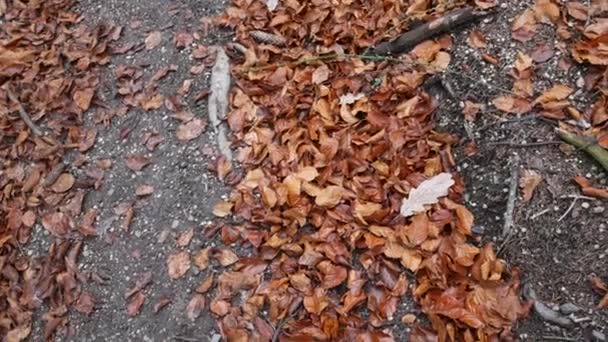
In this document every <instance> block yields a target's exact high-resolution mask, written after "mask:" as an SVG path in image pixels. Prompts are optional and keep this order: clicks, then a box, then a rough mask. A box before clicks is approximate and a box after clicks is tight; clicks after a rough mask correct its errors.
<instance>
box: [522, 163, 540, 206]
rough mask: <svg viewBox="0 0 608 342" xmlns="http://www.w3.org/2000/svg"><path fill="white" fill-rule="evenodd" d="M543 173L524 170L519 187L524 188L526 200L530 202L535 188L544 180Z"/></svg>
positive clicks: (524, 198)
mask: <svg viewBox="0 0 608 342" xmlns="http://www.w3.org/2000/svg"><path fill="white" fill-rule="evenodd" d="M542 179H543V178H542V177H541V175H540V174H539V173H538V172H536V171H534V170H524V171H523V174H522V176H521V178H520V179H519V187H520V188H521V189H522V193H523V200H524V202H529V201H530V199H532V196H533V195H534V190H535V189H536V187H537V186H538V184H540V182H541V181H542Z"/></svg>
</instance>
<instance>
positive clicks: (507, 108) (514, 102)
mask: <svg viewBox="0 0 608 342" xmlns="http://www.w3.org/2000/svg"><path fill="white" fill-rule="evenodd" d="M492 103H493V104H494V106H495V107H496V108H497V109H499V110H502V111H503V112H507V113H514V114H524V113H527V112H529V111H530V110H532V105H531V104H530V102H528V101H527V100H525V99H522V98H519V97H513V96H509V95H505V96H499V97H497V98H495V99H494V100H493V101H492Z"/></svg>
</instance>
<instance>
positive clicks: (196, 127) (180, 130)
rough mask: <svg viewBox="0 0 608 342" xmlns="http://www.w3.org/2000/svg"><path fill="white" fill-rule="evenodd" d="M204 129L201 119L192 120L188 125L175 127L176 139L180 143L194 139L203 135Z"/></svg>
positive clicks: (204, 124) (205, 125) (204, 125)
mask: <svg viewBox="0 0 608 342" xmlns="http://www.w3.org/2000/svg"><path fill="white" fill-rule="evenodd" d="M205 127H207V124H206V123H205V122H204V121H203V120H201V119H194V120H192V121H190V122H188V123H185V124H180V125H179V127H177V132H176V136H177V139H178V140H181V141H190V140H192V139H196V138H198V137H199V136H200V135H201V134H202V133H203V131H204V130H205Z"/></svg>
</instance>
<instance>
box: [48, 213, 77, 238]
mask: <svg viewBox="0 0 608 342" xmlns="http://www.w3.org/2000/svg"><path fill="white" fill-rule="evenodd" d="M71 224H72V221H71V220H70V218H69V217H68V216H67V215H66V214H64V213H62V212H55V213H49V214H46V215H44V216H43V217H42V226H43V227H44V228H45V229H46V230H48V231H49V232H50V233H51V234H53V235H54V236H56V237H63V236H65V235H66V234H67V233H68V230H69V228H70V225H71Z"/></svg>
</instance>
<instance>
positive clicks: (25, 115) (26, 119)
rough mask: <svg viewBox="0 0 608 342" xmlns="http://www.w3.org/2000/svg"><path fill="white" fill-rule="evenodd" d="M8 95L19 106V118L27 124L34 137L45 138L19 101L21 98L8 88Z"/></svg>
mask: <svg viewBox="0 0 608 342" xmlns="http://www.w3.org/2000/svg"><path fill="white" fill-rule="evenodd" d="M6 93H7V94H8V98H9V99H10V100H11V101H13V102H15V103H16V104H17V109H18V110H19V116H20V117H21V120H23V122H25V124H26V125H27V127H29V129H30V131H32V133H34V135H36V136H39V137H40V136H43V135H44V134H43V133H42V131H41V130H40V128H38V126H36V124H35V123H34V120H32V118H31V117H30V115H29V114H28V113H27V112H26V111H25V108H23V105H22V104H21V101H19V98H18V97H17V95H15V93H13V91H12V90H11V89H10V88H9V87H8V86H7V87H6Z"/></svg>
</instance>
